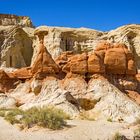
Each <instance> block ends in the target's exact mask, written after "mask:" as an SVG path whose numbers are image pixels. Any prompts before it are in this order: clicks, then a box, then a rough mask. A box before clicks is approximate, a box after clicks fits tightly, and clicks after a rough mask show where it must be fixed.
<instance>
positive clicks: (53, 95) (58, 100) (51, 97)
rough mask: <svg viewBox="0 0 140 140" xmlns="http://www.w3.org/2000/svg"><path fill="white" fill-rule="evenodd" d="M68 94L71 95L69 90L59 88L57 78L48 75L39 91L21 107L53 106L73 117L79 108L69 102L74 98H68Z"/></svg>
mask: <svg viewBox="0 0 140 140" xmlns="http://www.w3.org/2000/svg"><path fill="white" fill-rule="evenodd" d="M70 96H71V97H72V95H70V93H69V92H67V91H66V90H62V89H60V88H59V80H57V79H56V78H53V77H48V78H47V79H46V80H45V82H44V83H43V86H42V90H41V93H40V94H39V95H38V96H36V97H35V98H34V99H33V100H32V101H29V102H26V103H25V104H24V105H23V106H21V108H22V109H28V108H31V107H33V106H36V107H42V106H55V107H56V108H60V109H62V110H64V111H65V112H66V113H68V114H69V115H71V116H72V117H75V116H77V115H78V113H79V110H78V108H77V105H75V102H74V103H71V102H72V101H71V99H72V100H74V98H73V97H72V98H70Z"/></svg>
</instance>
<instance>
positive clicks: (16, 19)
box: [0, 14, 33, 27]
mask: <svg viewBox="0 0 140 140" xmlns="http://www.w3.org/2000/svg"><path fill="white" fill-rule="evenodd" d="M0 25H2V26H9V25H21V26H23V27H33V24H32V21H31V20H30V18H29V17H27V16H16V15H9V14H0Z"/></svg>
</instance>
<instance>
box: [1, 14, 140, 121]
mask: <svg viewBox="0 0 140 140" xmlns="http://www.w3.org/2000/svg"><path fill="white" fill-rule="evenodd" d="M2 16H3V17H4V16H5V18H4V19H3V18H2ZM0 17H1V20H0V45H1V47H0V52H1V53H0V65H1V70H0V92H1V93H2V95H0V96H1V97H0V98H1V100H2V101H3V100H5V99H6V100H7V102H8V108H9V107H10V106H11V107H13V106H16V105H17V106H18V107H19V106H20V108H22V109H29V108H31V107H34V106H36V107H42V106H54V107H56V108H60V109H62V110H63V111H65V112H67V113H68V114H69V115H70V116H72V117H73V118H77V117H79V118H80V114H81V113H85V114H84V115H85V116H86V117H87V116H91V118H93V119H95V120H96V119H97V120H98V119H105V120H107V119H111V120H112V121H118V122H121V121H124V122H127V123H133V122H136V121H137V120H138V119H139V116H140V106H139V105H140V94H139V93H140V88H139V87H140V75H139V73H138V72H139V71H138V70H139V50H138V48H139V33H140V31H139V28H140V27H139V25H126V26H123V27H120V28H118V29H116V30H114V31H110V32H101V31H96V30H92V29H87V28H77V29H76V28H64V27H48V26H40V27H37V28H36V29H34V28H33V26H32V23H31V21H30V20H29V18H27V17H17V16H13V15H1V16H0ZM14 68H16V69H14ZM4 95H6V96H4ZM13 99H14V100H13ZM9 102H10V103H9ZM4 105H5V104H4Z"/></svg>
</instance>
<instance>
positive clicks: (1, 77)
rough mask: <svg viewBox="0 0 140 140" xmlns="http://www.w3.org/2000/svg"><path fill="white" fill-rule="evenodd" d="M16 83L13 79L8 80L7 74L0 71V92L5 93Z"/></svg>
mask: <svg viewBox="0 0 140 140" xmlns="http://www.w3.org/2000/svg"><path fill="white" fill-rule="evenodd" d="M16 81H18V80H17V79H15V78H10V77H9V76H8V74H7V73H6V72H5V71H3V70H0V92H4V93H5V92H7V91H8V90H9V89H13V88H15V85H14V83H15V82H16Z"/></svg>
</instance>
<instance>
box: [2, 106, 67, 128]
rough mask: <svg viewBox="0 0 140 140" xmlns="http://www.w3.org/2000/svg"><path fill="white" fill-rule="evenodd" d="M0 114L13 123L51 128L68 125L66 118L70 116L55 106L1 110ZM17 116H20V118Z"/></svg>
mask: <svg viewBox="0 0 140 140" xmlns="http://www.w3.org/2000/svg"><path fill="white" fill-rule="evenodd" d="M0 116H2V117H5V120H7V121H9V122H10V123H11V124H15V123H18V124H23V125H24V127H28V128H30V127H33V126H34V125H39V126H42V127H47V128H50V129H54V130H55V129H60V128H63V127H64V126H65V125H66V121H65V119H69V116H68V115H67V114H65V113H64V112H63V111H62V110H60V109H55V108H53V107H43V108H36V107H33V108H31V109H29V110H26V111H22V110H20V109H11V110H4V109H2V110H0ZM17 116H20V118H18V117H17Z"/></svg>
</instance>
